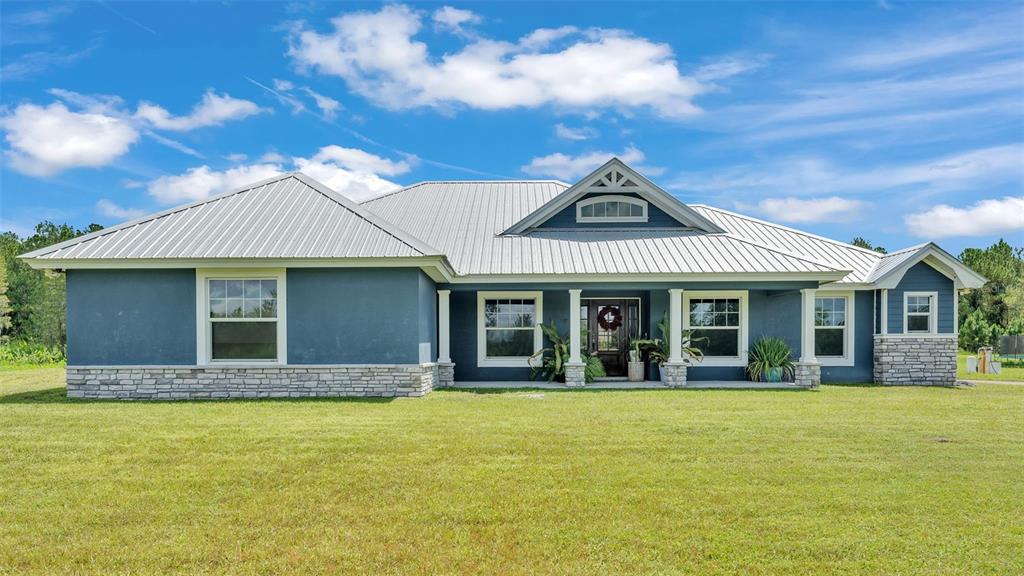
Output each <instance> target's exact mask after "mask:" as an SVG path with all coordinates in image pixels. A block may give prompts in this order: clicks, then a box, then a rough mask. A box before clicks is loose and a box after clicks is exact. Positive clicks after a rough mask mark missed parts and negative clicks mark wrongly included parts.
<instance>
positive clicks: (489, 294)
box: [437, 281, 820, 389]
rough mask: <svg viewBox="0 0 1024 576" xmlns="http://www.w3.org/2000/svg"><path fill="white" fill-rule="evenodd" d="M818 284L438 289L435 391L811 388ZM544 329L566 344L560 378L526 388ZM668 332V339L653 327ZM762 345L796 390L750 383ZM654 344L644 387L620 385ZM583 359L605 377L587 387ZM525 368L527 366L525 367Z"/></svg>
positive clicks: (544, 343) (639, 382) (645, 361)
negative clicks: (786, 358)
mask: <svg viewBox="0 0 1024 576" xmlns="http://www.w3.org/2000/svg"><path fill="white" fill-rule="evenodd" d="M817 292H818V283H817V282H811V281H746V282H732V283H728V284H726V283H723V282H702V283H698V282H690V283H675V284H669V283H642V284H640V283H638V284H626V283H620V284H617V285H609V284H604V285H593V284H590V285H586V284H585V285H575V286H574V285H568V284H561V285H557V286H553V285H550V284H548V285H544V284H537V285H523V284H518V285H502V286H490V285H484V286H480V285H475V286H466V285H458V284H454V285H446V286H443V287H442V288H441V289H440V290H438V340H437V342H438V348H437V350H438V354H437V359H438V364H439V367H440V369H439V382H438V384H439V385H440V386H452V387H456V388H481V389H495V388H541V389H554V388H565V387H572V388H575V387H586V388H595V389H659V388H681V387H686V388H766V389H792V388H795V387H800V388H807V387H814V386H817V384H818V383H819V382H820V369H819V367H818V366H819V365H818V362H817V360H816V359H815V358H814V349H813V342H814V338H813V335H812V336H810V337H807V336H806V335H805V331H806V330H807V327H808V326H810V329H811V330H813V315H814V305H815V295H816V293H817ZM552 323H553V324H554V326H555V328H556V329H557V331H558V334H559V335H560V337H562V338H564V339H565V340H566V341H567V342H568V350H569V357H568V358H567V362H566V363H565V364H566V366H565V371H564V376H562V377H560V378H559V381H556V382H554V383H550V384H549V383H547V382H545V381H544V378H539V379H538V380H531V378H530V373H531V361H530V360H529V357H530V355H532V354H534V353H535V352H536V351H538V350H541V349H542V348H546V347H549V346H550V342H549V341H548V339H547V338H545V337H544V336H543V334H542V332H541V330H540V329H539V328H537V326H538V325H539V324H545V325H550V324H552ZM659 324H661V325H662V326H667V334H663V333H662V327H661V326H659ZM687 330H693V331H694V333H695V335H697V336H700V337H702V338H705V340H704V341H703V342H702V343H701V344H699V345H698V347H700V348H701V349H702V350H703V351H704V353H705V357H704V359H703V360H701V361H696V360H695V359H693V358H691V357H689V355H688V354H687V353H686V348H685V343H684V338H683V334H684V332H685V331H687ZM762 336H773V337H777V338H780V339H782V340H783V341H785V342H786V343H787V344H789V346H790V347H791V348H792V350H793V351H794V358H796V359H798V362H797V363H796V364H797V365H796V378H795V381H794V382H780V383H769V382H751V381H749V380H748V379H747V378H746V376H745V372H744V369H745V366H746V362H747V350H748V348H749V346H750V345H751V344H752V343H753V342H755V341H756V340H757V339H759V338H761V337H762ZM637 338H640V339H649V338H661V339H663V340H664V341H665V343H666V356H667V361H665V362H663V363H662V364H661V365H660V366H659V365H658V364H656V363H654V362H652V361H651V360H650V358H649V357H648V355H647V354H644V355H642V357H641V359H640V362H641V365H640V366H632V368H633V369H634V378H636V376H637V372H636V371H637V369H639V370H640V371H641V373H642V379H636V381H630V380H628V379H627V376H628V375H629V371H630V368H631V367H630V366H629V364H630V356H629V352H630V349H631V345H632V343H633V342H634V341H635V340H636V339H637ZM587 356H591V357H595V358H597V359H599V360H600V362H601V365H602V366H603V367H604V369H605V372H606V375H607V376H608V377H607V378H598V379H595V380H593V381H591V382H586V378H585V376H584V367H585V360H586V357H587ZM533 362H536V359H534V361H533Z"/></svg>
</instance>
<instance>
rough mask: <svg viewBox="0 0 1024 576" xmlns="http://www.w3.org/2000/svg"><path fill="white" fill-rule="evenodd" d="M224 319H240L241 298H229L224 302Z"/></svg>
mask: <svg viewBox="0 0 1024 576" xmlns="http://www.w3.org/2000/svg"><path fill="white" fill-rule="evenodd" d="M224 302H225V303H226V304H225V309H224V317H225V318H241V317H242V302H243V300H242V299H241V298H231V299H228V300H225V301H224Z"/></svg>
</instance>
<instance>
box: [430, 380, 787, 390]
mask: <svg viewBox="0 0 1024 576" xmlns="http://www.w3.org/2000/svg"><path fill="white" fill-rule="evenodd" d="M448 388H451V389H455V390H516V389H520V390H581V389H582V390H678V389H691V390H806V389H807V387H806V386H798V385H796V384H795V383H793V382H750V381H743V380H695V381H692V382H687V383H686V385H685V386H682V387H669V386H666V385H665V384H664V383H662V382H661V381H660V380H645V381H643V382H630V381H628V380H598V381H596V382H591V383H590V384H587V385H585V386H583V387H578V386H567V385H565V384H564V383H561V382H543V381H542V382H530V381H527V382H522V381H493V382H488V381H484V382H454V383H452V384H451V385H450V386H449V387H448Z"/></svg>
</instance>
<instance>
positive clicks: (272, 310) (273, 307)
mask: <svg viewBox="0 0 1024 576" xmlns="http://www.w3.org/2000/svg"><path fill="white" fill-rule="evenodd" d="M260 318H277V299H276V298H266V299H263V300H260Z"/></svg>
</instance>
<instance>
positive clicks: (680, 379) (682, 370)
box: [659, 362, 686, 388]
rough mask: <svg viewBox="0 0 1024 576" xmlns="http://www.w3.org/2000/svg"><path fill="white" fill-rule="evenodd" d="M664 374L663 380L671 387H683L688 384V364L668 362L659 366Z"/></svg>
mask: <svg viewBox="0 0 1024 576" xmlns="http://www.w3.org/2000/svg"><path fill="white" fill-rule="evenodd" d="M659 370H661V372H662V373H663V374H664V376H665V377H664V378H663V379H662V380H664V381H665V386H668V387H669V388H682V387H683V386H686V364H683V363H681V362H680V363H672V362H667V363H665V364H662V365H661V367H659Z"/></svg>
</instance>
